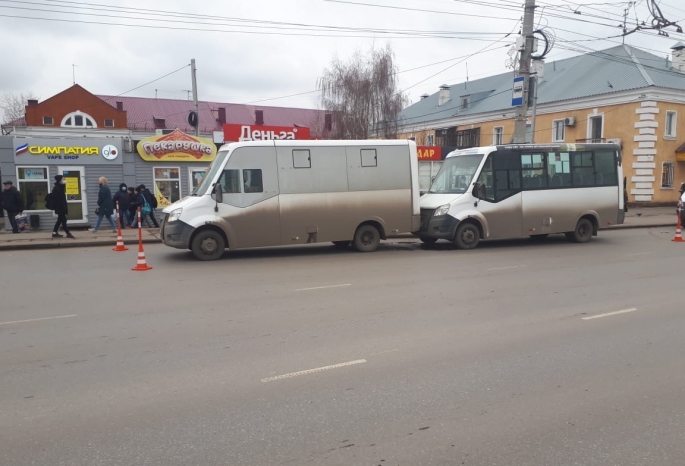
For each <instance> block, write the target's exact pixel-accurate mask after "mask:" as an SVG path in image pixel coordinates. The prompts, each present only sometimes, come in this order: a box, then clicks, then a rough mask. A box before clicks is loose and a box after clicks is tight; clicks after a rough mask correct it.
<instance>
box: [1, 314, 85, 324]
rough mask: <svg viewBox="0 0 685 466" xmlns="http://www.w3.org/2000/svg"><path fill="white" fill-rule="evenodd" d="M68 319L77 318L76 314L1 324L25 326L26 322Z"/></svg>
mask: <svg viewBox="0 0 685 466" xmlns="http://www.w3.org/2000/svg"><path fill="white" fill-rule="evenodd" d="M68 317H76V314H73V315H69V316H57V317H40V318H38V319H26V320H15V321H12V322H0V325H10V324H23V323H24V322H37V321H39V320H52V319H66V318H68Z"/></svg>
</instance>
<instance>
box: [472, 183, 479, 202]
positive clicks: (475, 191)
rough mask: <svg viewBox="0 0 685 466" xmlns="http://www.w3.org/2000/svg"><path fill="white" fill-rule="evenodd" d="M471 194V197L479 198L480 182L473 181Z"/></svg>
mask: <svg viewBox="0 0 685 466" xmlns="http://www.w3.org/2000/svg"><path fill="white" fill-rule="evenodd" d="M471 194H473V197H475V198H476V199H480V183H473V189H472V190H471Z"/></svg>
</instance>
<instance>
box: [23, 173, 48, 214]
mask: <svg viewBox="0 0 685 466" xmlns="http://www.w3.org/2000/svg"><path fill="white" fill-rule="evenodd" d="M48 174H49V173H48V167H17V182H18V185H19V186H18V189H19V191H20V192H21V195H22V196H23V198H24V204H25V206H26V207H25V208H26V210H48V209H47V208H46V207H45V196H46V195H47V194H48V193H49V192H50V179H49V176H48Z"/></svg>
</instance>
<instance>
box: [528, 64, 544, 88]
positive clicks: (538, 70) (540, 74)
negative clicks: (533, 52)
mask: <svg viewBox="0 0 685 466" xmlns="http://www.w3.org/2000/svg"><path fill="white" fill-rule="evenodd" d="M531 68H532V69H531V72H532V73H533V74H534V75H535V76H537V83H538V84H542V82H543V81H544V80H545V60H533V65H532V67H531Z"/></svg>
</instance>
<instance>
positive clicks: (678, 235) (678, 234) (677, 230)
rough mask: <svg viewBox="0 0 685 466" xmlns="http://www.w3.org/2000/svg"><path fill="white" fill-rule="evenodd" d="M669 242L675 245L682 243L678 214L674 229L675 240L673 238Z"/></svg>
mask: <svg viewBox="0 0 685 466" xmlns="http://www.w3.org/2000/svg"><path fill="white" fill-rule="evenodd" d="M671 241H674V242H676V243H682V242H683V231H682V229H681V228H680V212H678V224H677V225H676V228H675V238H673V239H672V240H671Z"/></svg>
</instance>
